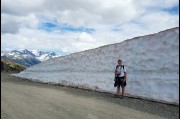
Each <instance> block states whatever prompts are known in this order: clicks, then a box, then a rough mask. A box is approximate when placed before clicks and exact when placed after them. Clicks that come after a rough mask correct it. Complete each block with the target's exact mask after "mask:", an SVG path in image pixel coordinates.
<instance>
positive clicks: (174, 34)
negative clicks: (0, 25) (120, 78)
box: [16, 27, 179, 105]
mask: <svg viewBox="0 0 180 119" xmlns="http://www.w3.org/2000/svg"><path fill="white" fill-rule="evenodd" d="M119 58H120V59H121V60H122V61H123V64H124V65H125V66H126V68H127V86H126V90H125V95H127V96H132V97H140V98H145V99H148V100H154V101H159V102H166V103H171V104H177V105H179V27H177V28H172V29H168V30H165V31H162V32H159V33H155V34H150V35H146V36H141V37H135V38H133V39H129V40H126V41H124V42H121V43H115V44H110V45H106V46H102V47H99V48H95V49H91V50H86V51H82V52H77V53H73V54H70V55H67V56H64V57H58V58H55V59H50V60H47V61H44V62H42V63H40V64H38V65H35V66H32V67H29V68H27V69H26V70H24V71H22V72H21V73H19V74H16V76H17V77H22V78H26V79H30V80H33V81H40V82H44V83H52V84H56V83H57V84H61V85H66V86H67V85H68V86H74V87H79V88H89V89H91V90H97V91H102V92H110V93H115V92H116V88H115V87H114V73H113V72H114V69H115V66H116V65H117V60H118V59H119Z"/></svg>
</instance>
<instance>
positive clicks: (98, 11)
mask: <svg viewBox="0 0 180 119" xmlns="http://www.w3.org/2000/svg"><path fill="white" fill-rule="evenodd" d="M1 3H2V5H1V6H2V10H1V43H2V45H1V50H4V51H8V50H14V49H29V50H44V51H55V52H56V53H59V54H61V55H67V54H70V53H74V52H79V51H83V50H88V49H92V48H96V47H100V46H103V45H108V44H113V43H119V42H122V41H124V40H126V39H129V38H133V37H137V36H142V35H147V34H152V33H157V32H159V31H162V30H166V29H169V28H174V27H179V1H178V0H163V1H162V0H156V1H154V2H152V0H104V1H102V0H85V1H82V0H51V1H49V0H38V1H36V0H31V1H24V0H13V1H11V0H2V2H1ZM20 4H21V6H20Z"/></svg>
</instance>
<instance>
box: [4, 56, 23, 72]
mask: <svg viewBox="0 0 180 119" xmlns="http://www.w3.org/2000/svg"><path fill="white" fill-rule="evenodd" d="M25 69H26V67H25V66H23V65H20V64H17V63H15V62H13V61H10V60H5V59H1V71H3V72H21V71H23V70H25Z"/></svg>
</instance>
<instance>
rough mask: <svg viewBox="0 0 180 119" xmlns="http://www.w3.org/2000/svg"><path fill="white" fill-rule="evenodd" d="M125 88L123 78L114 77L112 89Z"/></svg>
mask: <svg viewBox="0 0 180 119" xmlns="http://www.w3.org/2000/svg"><path fill="white" fill-rule="evenodd" d="M116 86H118V87H120V86H121V87H122V88H123V87H125V86H126V81H124V77H116V80H115V83H114V87H116Z"/></svg>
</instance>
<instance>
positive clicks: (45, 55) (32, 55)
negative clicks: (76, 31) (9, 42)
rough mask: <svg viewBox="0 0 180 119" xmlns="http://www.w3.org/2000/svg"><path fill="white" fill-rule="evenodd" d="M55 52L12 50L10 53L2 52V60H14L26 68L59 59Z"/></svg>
mask: <svg viewBox="0 0 180 119" xmlns="http://www.w3.org/2000/svg"><path fill="white" fill-rule="evenodd" d="M58 56H59V55H56V54H55V53H54V52H43V51H38V50H32V51H31V50H27V49H24V50H12V51H10V52H5V51H2V52H1V58H3V59H8V60H12V61H14V62H17V63H19V64H21V65H24V66H26V67H30V66H33V65H36V64H39V63H41V62H43V61H45V60H48V59H51V58H55V57H58Z"/></svg>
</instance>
